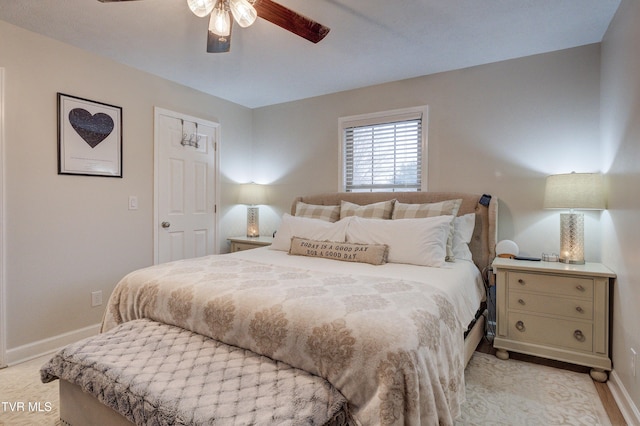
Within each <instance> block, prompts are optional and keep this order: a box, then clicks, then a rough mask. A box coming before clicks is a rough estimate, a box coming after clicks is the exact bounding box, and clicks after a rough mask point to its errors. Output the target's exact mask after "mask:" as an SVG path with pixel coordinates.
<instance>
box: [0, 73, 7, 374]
mask: <svg viewBox="0 0 640 426" xmlns="http://www.w3.org/2000/svg"><path fill="white" fill-rule="evenodd" d="M3 154H4V68H0V368H2V367H5V363H4V359H5V351H6V347H5V340H4V339H5V336H6V332H7V330H6V324H7V321H5V319H6V318H5V313H4V309H5V297H6V292H5V289H4V276H5V275H4V265H5V258H4V256H5V250H4V248H5V242H4V241H5V240H4V239H5V232H4V229H5V224H6V222H5V218H4V193H3V189H4V167H3V165H4V158H3Z"/></svg>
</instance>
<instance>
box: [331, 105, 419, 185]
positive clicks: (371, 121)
mask: <svg viewBox="0 0 640 426" xmlns="http://www.w3.org/2000/svg"><path fill="white" fill-rule="evenodd" d="M417 115H418V116H419V117H420V121H421V139H422V140H421V141H420V143H421V150H422V153H421V154H422V155H421V167H420V189H419V191H427V187H428V186H427V176H428V167H427V160H428V155H427V146H428V143H427V141H428V134H429V131H428V125H429V107H428V106H427V105H422V106H417V107H409V108H401V109H394V110H388V111H380V112H374V113H368V114H358V115H350V116H345V117H340V118H339V119H338V134H339V146H340V149H339V154H338V155H339V159H338V168H339V175H338V191H339V192H345V191H346V186H345V185H346V164H345V161H346V140H345V129H346V128H350V127H358V126H375V125H379V124H385V123H393V122H397V121H402V120H411V119H414V118H415V117H416V116H417ZM362 192H365V191H362ZM366 192H374V191H366Z"/></svg>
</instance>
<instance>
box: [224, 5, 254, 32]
mask: <svg viewBox="0 0 640 426" xmlns="http://www.w3.org/2000/svg"><path fill="white" fill-rule="evenodd" d="M229 8H230V9H231V13H232V14H233V17H234V18H235V20H236V22H237V23H238V25H240V26H241V27H243V28H246V27H248V26H249V25H251V24H253V23H254V22H255V21H256V18H257V17H258V12H256V9H255V8H254V7H253V5H252V4H251V3H249V2H248V1H247V0H229Z"/></svg>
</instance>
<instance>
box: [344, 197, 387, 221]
mask: <svg viewBox="0 0 640 426" xmlns="http://www.w3.org/2000/svg"><path fill="white" fill-rule="evenodd" d="M395 201H396V200H389V201H380V202H379V203H372V204H365V205H364V206H361V205H359V204H354V203H350V202H349V201H344V200H343V201H341V202H340V219H344V218H345V217H349V216H358V217H364V218H367V219H391V214H392V212H393V204H394V203H395Z"/></svg>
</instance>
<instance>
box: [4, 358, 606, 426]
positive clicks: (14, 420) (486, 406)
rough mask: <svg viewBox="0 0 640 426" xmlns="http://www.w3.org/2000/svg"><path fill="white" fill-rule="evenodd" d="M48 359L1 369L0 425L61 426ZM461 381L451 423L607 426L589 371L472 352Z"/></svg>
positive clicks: (54, 383) (481, 425)
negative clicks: (43, 376) (45, 369)
mask: <svg viewBox="0 0 640 426" xmlns="http://www.w3.org/2000/svg"><path fill="white" fill-rule="evenodd" d="M47 359H49V356H45V357H40V358H36V359H34V360H31V361H28V362H25V363H22V364H19V365H16V366H12V367H10V368H5V369H3V370H0V425H2V426H34V425H42V426H56V425H59V424H60V423H59V421H58V382H57V381H56V382H52V383H47V384H42V383H41V382H40V373H39V370H40V367H41V366H42V364H44V363H45V362H46V360H47ZM465 382H466V396H467V402H466V403H465V404H464V405H463V406H462V415H461V416H460V418H459V419H458V420H457V421H456V426H465V425H478V426H484V425H509V426H511V425H513V426H520V425H523V426H525V425H526V426H536V425H545V426H549V425H588V426H594V425H601V426H609V425H611V423H610V422H609V419H608V417H607V414H606V412H605V411H604V407H603V406H602V403H601V402H600V398H599V396H598V393H597V391H596V388H595V386H594V384H593V382H592V381H591V378H590V377H589V375H588V374H580V373H575V372H572V371H566V370H560V369H556V368H552V367H545V366H541V365H537V364H531V363H527V362H522V361H516V360H511V359H510V360H507V361H502V360H499V359H498V358H496V357H495V356H493V355H487V354H484V353H480V352H475V353H474V355H473V357H472V358H471V361H470V362H469V365H468V366H467V369H466V370H465ZM3 403H5V404H3ZM9 403H11V404H9ZM19 403H22V404H19Z"/></svg>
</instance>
